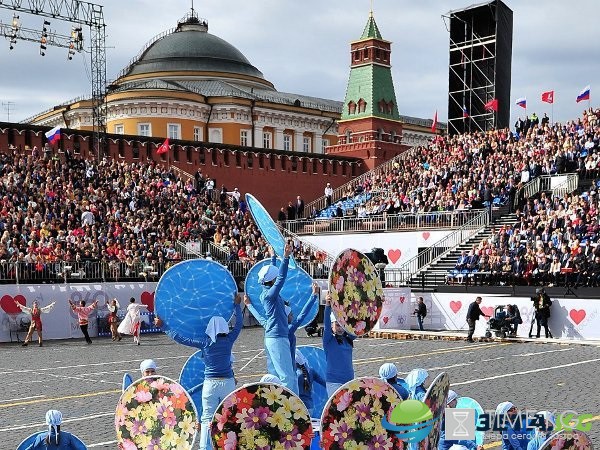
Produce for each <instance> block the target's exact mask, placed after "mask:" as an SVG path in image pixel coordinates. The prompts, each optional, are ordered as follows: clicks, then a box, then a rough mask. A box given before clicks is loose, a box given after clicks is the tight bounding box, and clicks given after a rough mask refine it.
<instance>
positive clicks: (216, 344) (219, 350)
mask: <svg viewBox="0 0 600 450" xmlns="http://www.w3.org/2000/svg"><path fill="white" fill-rule="evenodd" d="M241 300H242V297H241V295H238V296H237V297H236V299H235V308H234V314H235V316H236V320H235V325H234V328H233V329H232V330H231V331H230V330H229V326H228V325H227V321H226V320H225V319H224V318H223V317H221V316H214V317H212V318H211V319H210V321H209V322H208V326H207V327H206V336H207V337H206V339H205V340H204V342H203V345H202V351H203V354H204V358H203V359H204V364H205V368H204V385H203V386H202V418H201V423H202V426H201V429H200V449H202V450H205V449H210V448H212V445H211V442H210V422H211V420H212V418H213V415H214V413H215V411H216V410H217V407H218V406H219V404H220V403H221V402H222V401H223V399H224V398H225V397H227V396H228V395H229V394H230V393H231V392H233V391H234V390H235V379H234V377H233V370H232V368H231V349H232V348H233V344H234V343H235V341H236V339H237V338H238V336H239V335H240V331H241V330H242V323H243V321H242V309H241V307H240V303H241Z"/></svg>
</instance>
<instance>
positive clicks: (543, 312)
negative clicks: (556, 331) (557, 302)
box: [529, 288, 552, 338]
mask: <svg viewBox="0 0 600 450" xmlns="http://www.w3.org/2000/svg"><path fill="white" fill-rule="evenodd" d="M535 293H536V295H535V297H531V301H532V302H533V307H534V308H535V321H536V323H537V334H536V336H535V337H536V338H539V337H540V331H541V328H542V327H544V331H545V332H546V338H552V333H550V330H549V329H548V319H549V318H550V306H552V300H550V296H549V295H548V294H546V291H545V290H544V289H543V288H538V289H536V291H535ZM530 330H531V329H530ZM529 337H532V336H531V332H530V333H529Z"/></svg>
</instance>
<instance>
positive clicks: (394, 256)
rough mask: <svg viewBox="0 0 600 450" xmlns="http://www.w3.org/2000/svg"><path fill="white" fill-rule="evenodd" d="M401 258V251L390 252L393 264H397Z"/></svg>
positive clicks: (389, 256)
mask: <svg viewBox="0 0 600 450" xmlns="http://www.w3.org/2000/svg"><path fill="white" fill-rule="evenodd" d="M400 256H402V252H401V251H400V250H399V249H394V250H388V258H390V261H391V262H392V264H396V262H397V261H398V260H399V259H400Z"/></svg>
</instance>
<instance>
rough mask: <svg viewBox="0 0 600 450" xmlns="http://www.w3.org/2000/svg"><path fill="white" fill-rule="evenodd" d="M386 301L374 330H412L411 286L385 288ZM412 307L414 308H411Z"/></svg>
mask: <svg viewBox="0 0 600 450" xmlns="http://www.w3.org/2000/svg"><path fill="white" fill-rule="evenodd" d="M383 292H384V295H385V301H384V302H383V308H382V309H381V315H380V316H379V321H378V322H377V324H376V325H375V327H374V328H373V329H374V330H385V329H394V330H410V322H411V313H412V311H413V310H414V308H412V304H411V299H410V288H385V289H384V290H383ZM411 308H412V309H411Z"/></svg>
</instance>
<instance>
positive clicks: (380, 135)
mask: <svg viewBox="0 0 600 450" xmlns="http://www.w3.org/2000/svg"><path fill="white" fill-rule="evenodd" d="M383 133H384V132H383V129H381V128H379V129H378V130H377V140H378V141H383Z"/></svg>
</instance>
